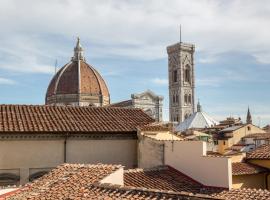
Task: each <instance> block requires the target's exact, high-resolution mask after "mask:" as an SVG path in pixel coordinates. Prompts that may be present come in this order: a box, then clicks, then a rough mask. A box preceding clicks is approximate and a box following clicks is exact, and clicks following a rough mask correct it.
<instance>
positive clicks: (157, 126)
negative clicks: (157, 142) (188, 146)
mask: <svg viewBox="0 0 270 200" xmlns="http://www.w3.org/2000/svg"><path fill="white" fill-rule="evenodd" d="M169 126H170V125H169V124H162V123H159V122H154V123H151V124H147V125H143V126H140V127H139V129H140V130H141V131H169V130H170V128H169Z"/></svg>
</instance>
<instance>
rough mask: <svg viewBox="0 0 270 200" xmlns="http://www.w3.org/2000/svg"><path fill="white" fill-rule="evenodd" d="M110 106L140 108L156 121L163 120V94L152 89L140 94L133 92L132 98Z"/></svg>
mask: <svg viewBox="0 0 270 200" xmlns="http://www.w3.org/2000/svg"><path fill="white" fill-rule="evenodd" d="M110 107H127V108H140V109H142V110H143V111H144V112H145V113H146V114H148V115H149V116H150V117H152V118H153V119H155V121H157V122H160V121H162V107H163V96H160V95H156V94H155V93H154V92H152V91H151V90H147V91H145V92H142V93H140V94H132V95H131V99H129V100H126V101H121V102H118V103H114V104H111V105H110Z"/></svg>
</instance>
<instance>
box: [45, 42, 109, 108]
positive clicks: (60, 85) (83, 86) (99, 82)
mask: <svg viewBox="0 0 270 200" xmlns="http://www.w3.org/2000/svg"><path fill="white" fill-rule="evenodd" d="M109 103H110V94H109V90H108V87H107V85H106V83H105V81H104V79H103V78H102V76H101V75H100V74H99V73H98V72H97V71H96V70H95V69H94V68H93V67H92V66H91V65H89V64H88V63H86V61H85V58H84V56H83V48H82V46H81V44H80V40H79V38H78V41H77V45H76V47H75V48H74V56H73V57H72V59H71V61H70V62H69V63H67V64H66V65H64V66H63V67H62V68H61V69H60V70H59V71H58V72H57V73H56V74H55V76H54V77H53V79H52V80H51V82H50V84H49V86H48V89H47V94H46V104H48V105H78V106H89V105H94V106H103V105H107V104H109Z"/></svg>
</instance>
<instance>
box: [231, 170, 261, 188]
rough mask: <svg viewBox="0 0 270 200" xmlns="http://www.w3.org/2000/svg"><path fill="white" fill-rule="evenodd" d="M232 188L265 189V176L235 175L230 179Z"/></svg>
mask: <svg viewBox="0 0 270 200" xmlns="http://www.w3.org/2000/svg"><path fill="white" fill-rule="evenodd" d="M232 183H233V188H234V189H238V188H256V189H265V187H266V186H265V174H264V173H261V174H250V175H237V176H233V177H232Z"/></svg>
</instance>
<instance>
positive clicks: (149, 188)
mask: <svg viewBox="0 0 270 200" xmlns="http://www.w3.org/2000/svg"><path fill="white" fill-rule="evenodd" d="M122 167H123V166H121V165H103V164H97V165H89V164H88V165H86V164H63V165H60V166H59V167H57V168H56V169H54V170H52V171H51V172H50V173H49V174H46V175H44V176H43V177H41V178H39V179H37V180H36V181H34V182H33V183H30V184H28V185H26V186H25V187H23V188H21V189H20V191H17V192H15V193H13V194H10V195H9V196H7V197H6V200H55V199H60V200H88V199H106V200H107V199H108V200H116V199H122V200H128V199H132V200H143V199H148V200H154V199H155V200H156V199H174V200H176V199H186V200H198V199H228V200H230V199H234V200H236V199H239V200H240V199H241V200H242V199H246V200H253V199H255V200H256V199H269V198H270V192H269V191H268V190H255V189H241V190H240V189H237V190H230V191H228V190H223V191H220V190H218V189H216V190H210V189H209V188H208V189H207V188H206V189H202V188H203V186H202V185H201V184H199V183H197V182H196V181H193V180H191V179H190V178H188V177H186V176H185V175H183V174H181V173H180V172H178V171H176V170H175V169H173V168H170V167H168V166H163V167H159V168H156V169H151V170H141V169H137V170H128V171H126V172H125V175H124V177H125V185H124V186H120V185H112V184H106V183H101V182H100V181H101V180H102V179H104V178H105V177H107V176H108V175H109V174H111V173H113V172H114V171H116V170H118V169H120V168H122ZM131 176H134V177H135V178H132V177H131ZM136 177H137V178H139V179H136ZM127 180H129V184H128V183H127ZM128 185H130V186H128ZM203 193H207V194H203Z"/></svg>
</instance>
